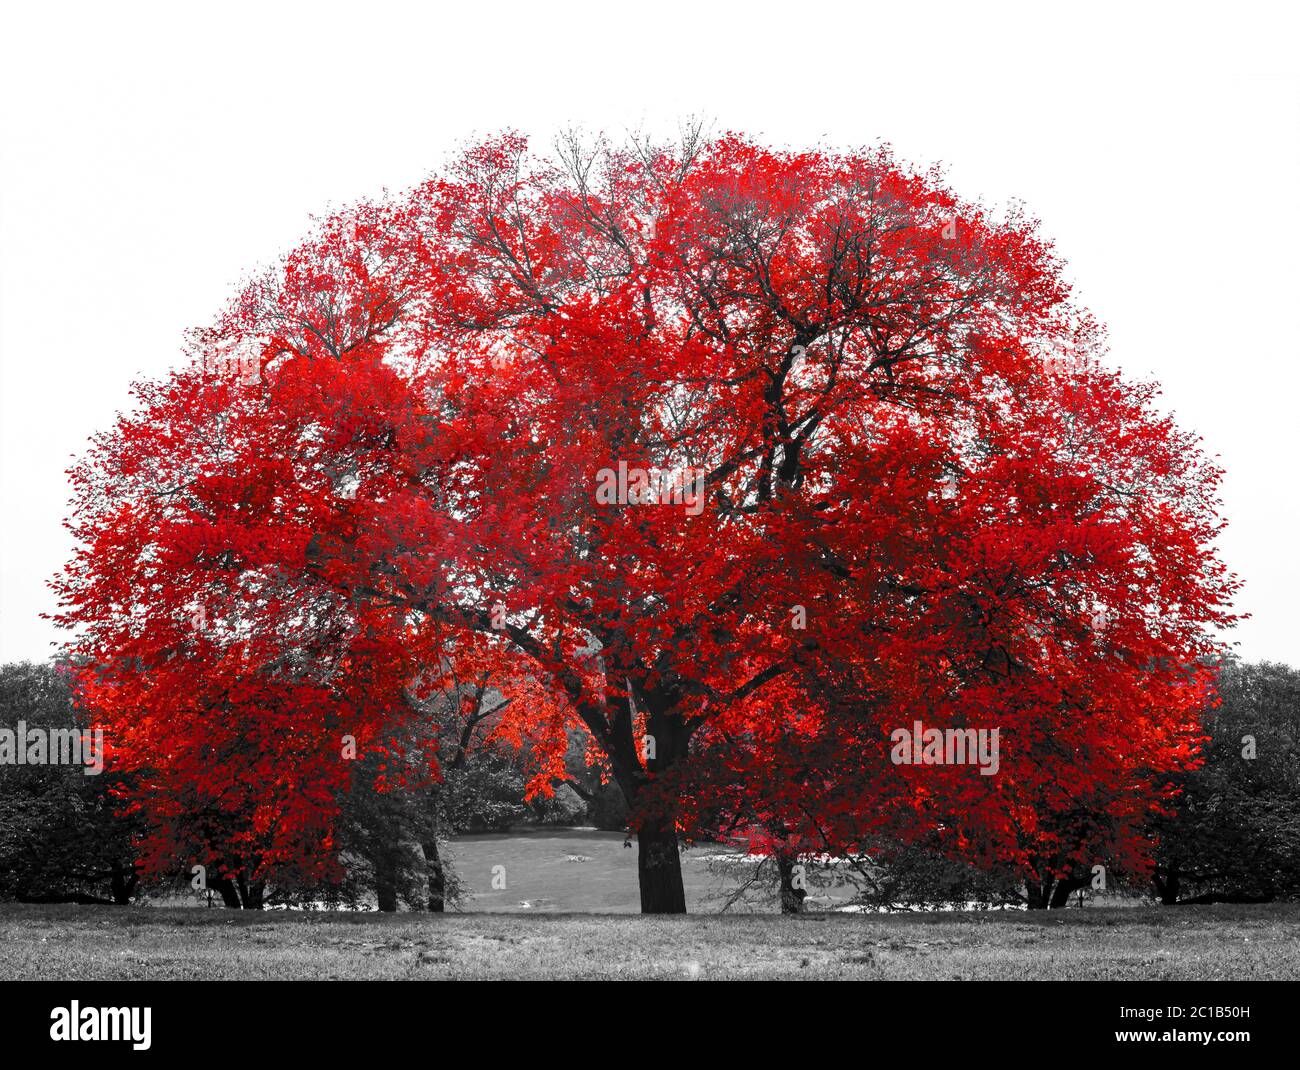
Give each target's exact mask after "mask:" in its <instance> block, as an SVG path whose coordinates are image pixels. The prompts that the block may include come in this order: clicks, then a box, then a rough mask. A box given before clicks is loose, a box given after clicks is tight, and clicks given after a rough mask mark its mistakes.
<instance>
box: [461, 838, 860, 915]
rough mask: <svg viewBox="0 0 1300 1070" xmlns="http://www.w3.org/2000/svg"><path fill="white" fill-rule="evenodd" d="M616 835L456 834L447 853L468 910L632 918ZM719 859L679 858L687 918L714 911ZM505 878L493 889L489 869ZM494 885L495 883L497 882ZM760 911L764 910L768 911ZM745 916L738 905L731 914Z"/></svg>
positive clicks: (627, 869)
mask: <svg viewBox="0 0 1300 1070" xmlns="http://www.w3.org/2000/svg"><path fill="white" fill-rule="evenodd" d="M624 842H625V837H624V836H623V835H622V834H621V833H617V832H597V831H595V830H592V829H552V828H547V829H536V830H530V831H527V832H512V833H510V834H505V833H502V834H492V835H481V836H457V837H456V838H455V840H454V841H453V842H452V844H451V846H450V849H449V852H448V854H449V857H450V859H451V862H452V865H453V866H454V867H455V869H456V873H457V874H458V875H459V876H460V879H461V880H462V882H464V884H465V887H466V892H467V895H466V900H465V904H464V908H465V910H467V911H475V912H477V911H485V912H490V913H497V912H509V913H516V912H540V913H577V914H636V913H639V911H640V909H641V908H640V899H639V893H638V891H637V878H636V847H635V843H633V846H632V847H631V848H627V847H624V846H623V844H624ZM719 857H726V855H725V854H723V853H721V852H720V850H719V848H718V847H716V846H713V845H709V846H701V847H695V848H692V849H688V850H685V851H683V852H682V882H683V883H684V884H685V886H686V906H687V909H688V910H690V911H692V912H700V913H711V912H716V911H717V910H719V909H720V908H721V905H722V902H723V898H724V896H725V893H726V892H727V891H729V890H731V889H733V888H735V886H736V883H735V879H734V878H733V879H730V880H729V879H728V877H727V875H726V874H725V873H719V872H718V871H717V867H716V865H715V867H714V868H713V869H712V870H711V869H710V866H709V860H710V859H714V860H716V859H718V858H719ZM496 867H501V868H500V870H499V871H498V872H499V873H500V875H501V876H502V877H504V879H505V887H504V888H500V887H497V888H494V887H493V871H494V869H495V868H496ZM498 883H500V882H499V881H498ZM851 896H852V889H850V888H847V887H841V888H839V889H832V890H831V892H830V894H829V895H828V896H827V898H828V899H831V900H841V901H846V900H848V899H849V898H851ZM774 904H775V900H773V904H772V905H765V906H764V909H765V910H772V909H775V906H774ZM733 909H736V910H738V911H744V910H745V909H746V908H745V906H744V905H743V904H740V905H738V906H737V907H735V908H733Z"/></svg>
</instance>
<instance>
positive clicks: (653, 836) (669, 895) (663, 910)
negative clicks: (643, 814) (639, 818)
mask: <svg viewBox="0 0 1300 1070" xmlns="http://www.w3.org/2000/svg"><path fill="white" fill-rule="evenodd" d="M636 842H637V855H636V872H637V878H638V880H639V882H640V885H641V913H642V914H685V913H686V888H685V886H684V885H683V884H682V856H681V853H680V851H679V850H678V847H677V828H676V822H674V821H673V819H672V818H671V817H658V818H654V819H652V820H646V821H643V822H642V823H641V826H640V827H639V828H638V829H637V833H636Z"/></svg>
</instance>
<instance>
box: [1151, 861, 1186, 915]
mask: <svg viewBox="0 0 1300 1070" xmlns="http://www.w3.org/2000/svg"><path fill="white" fill-rule="evenodd" d="M1151 880H1152V882H1153V883H1154V884H1155V886H1156V892H1157V894H1158V895H1159V896H1160V902H1161V904H1162V905H1163V906H1167V907H1172V906H1177V905H1178V893H1179V892H1181V891H1182V879H1181V874H1180V873H1179V868H1178V863H1177V862H1172V863H1170V865H1169V869H1168V870H1167V876H1166V877H1165V878H1164V879H1163V880H1161V879H1160V873H1159V871H1157V872H1155V873H1153V874H1152V875H1151Z"/></svg>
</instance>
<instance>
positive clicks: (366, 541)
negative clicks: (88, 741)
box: [59, 136, 1234, 910]
mask: <svg viewBox="0 0 1300 1070" xmlns="http://www.w3.org/2000/svg"><path fill="white" fill-rule="evenodd" d="M192 350H193V351H192V357H193V361H192V363H191V366H189V367H186V368H183V369H180V370H178V371H177V372H176V373H175V374H174V375H173V376H172V377H171V378H170V379H168V380H167V381H166V382H163V383H157V384H149V385H146V386H144V387H142V388H141V389H140V402H141V404H140V406H139V408H138V409H137V411H136V412H135V413H133V414H131V415H129V416H125V417H123V418H122V419H121V420H120V421H119V424H118V426H117V427H116V428H115V429H114V430H113V431H112V432H111V433H109V434H108V435H105V436H103V437H102V438H100V439H99V440H97V442H96V445H95V448H94V449H93V451H92V452H91V453H90V455H89V456H88V457H87V458H86V460H85V461H83V462H82V463H81V464H80V465H79V466H78V467H77V468H76V469H74V471H73V479H74V484H75V489H76V501H75V507H74V514H73V519H72V525H73V527H74V530H75V531H76V533H77V534H78V536H79V537H80V539H81V541H82V544H83V549H82V551H81V552H80V553H79V554H78V556H77V558H76V559H75V560H74V561H73V562H72V564H71V565H70V567H69V568H68V570H67V572H66V573H65V574H64V576H63V577H62V578H61V579H60V581H59V587H60V590H61V593H62V595H63V598H64V612H63V615H62V619H63V620H64V622H65V623H67V624H68V625H70V626H79V628H80V632H79V637H78V639H77V640H76V642H75V644H74V646H75V653H76V654H78V655H79V656H80V657H81V658H82V659H84V661H85V663H86V664H88V665H92V666H95V667H96V668H95V670H94V671H93V672H87V673H86V674H85V678H84V685H85V688H86V690H87V692H88V698H89V700H90V701H91V702H92V703H93V704H94V707H95V708H96V709H98V710H99V711H100V714H101V717H102V718H103V720H104V723H105V725H106V727H107V728H108V730H109V736H110V738H111V739H112V740H113V743H114V747H115V752H114V756H115V759H116V760H117V761H118V762H120V763H123V765H124V767H128V768H133V769H136V770H139V771H142V772H147V775H148V777H149V785H150V791H149V792H148V793H146V794H145V795H143V796H142V797H141V802H142V804H143V805H144V807H145V808H146V809H149V810H151V811H152V812H153V813H154V814H155V816H156V817H158V818H159V820H160V822H161V825H162V827H163V828H164V829H168V828H170V831H169V832H162V833H160V834H159V835H158V836H157V837H156V840H155V843H154V847H155V855H156V857H157V858H158V859H159V860H161V859H162V858H163V857H164V856H165V855H166V854H167V853H168V852H174V851H175V850H176V849H177V848H178V845H180V844H184V845H183V847H182V849H183V850H186V851H191V852H192V851H194V850H195V846H194V845H193V844H191V843H186V842H184V841H185V837H184V836H181V835H179V834H178V831H177V830H178V829H180V828H181V827H182V826H184V825H185V822H184V821H182V816H183V815H187V814H188V815H192V814H194V813H199V812H203V813H206V812H208V810H210V809H212V808H215V809H216V810H217V811H219V812H220V813H221V815H222V821H216V822H213V823H211V825H210V827H205V835H206V836H207V837H208V839H207V841H205V842H207V843H208V846H209V849H210V850H212V851H214V852H216V853H218V854H220V853H222V852H225V854H226V855H227V856H229V854H231V853H232V851H233V853H234V854H237V855H238V856H239V857H240V858H242V859H245V860H249V859H255V860H256V863H255V864H256V865H259V866H262V867H274V866H291V865H298V864H300V863H301V862H302V861H303V860H304V859H305V858H307V857H308V856H309V855H312V854H313V852H314V854H315V856H316V857H319V855H320V853H321V852H320V850H319V845H320V844H321V843H324V844H326V845H327V851H326V852H325V853H328V843H329V830H330V827H331V826H330V822H331V820H332V816H331V815H332V810H331V805H330V802H329V800H330V799H331V798H332V797H333V793H334V792H336V791H337V789H338V787H339V785H340V784H341V783H343V782H345V781H346V777H347V771H346V767H345V765H344V763H340V762H339V761H338V760H337V754H338V736H339V733H340V732H348V733H350V734H352V735H355V737H356V738H357V740H358V741H359V743H360V744H361V745H362V746H364V745H366V743H367V741H369V740H373V739H377V738H378V737H379V736H380V735H382V734H383V732H384V729H385V727H386V726H389V725H391V724H392V723H393V721H394V719H395V718H401V717H406V716H410V711H411V709H412V708H413V707H412V703H411V701H410V696H411V695H412V694H413V693H414V692H413V690H412V689H415V690H416V691H418V689H419V688H420V687H429V686H435V685H436V678H437V677H438V676H439V674H440V673H441V671H442V670H443V669H444V668H445V667H446V665H447V664H448V661H447V659H455V658H457V657H462V656H470V655H469V653H468V652H469V651H470V650H471V648H472V649H473V650H474V652H475V653H474V654H473V656H474V657H489V658H491V659H494V661H493V664H494V665H495V666H496V667H497V669H498V671H501V672H505V673H506V674H507V675H510V676H513V677H514V678H515V679H516V680H517V681H519V682H520V684H519V686H521V687H527V688H530V689H531V691H532V694H533V697H534V700H533V701H529V702H520V703H514V704H512V706H511V711H510V714H509V716H510V718H512V724H513V726H514V727H513V729H512V730H513V731H518V732H526V733H528V734H529V735H530V737H531V738H533V739H536V740H538V741H542V744H541V746H540V754H541V755H542V756H543V758H542V768H541V769H539V777H540V778H539V780H538V783H537V787H538V788H539V789H542V790H544V782H545V780H546V778H547V777H548V776H553V775H558V774H559V773H560V771H561V767H560V762H561V759H562V754H563V747H564V727H565V721H566V719H568V720H570V721H574V720H576V721H578V722H581V724H583V725H584V726H585V727H586V729H587V731H588V732H589V733H590V736H591V739H592V742H593V750H594V752H595V753H596V754H597V755H598V756H599V758H600V760H602V761H604V762H606V763H607V765H608V768H609V770H610V772H611V773H612V775H613V776H614V777H615V778H616V779H617V780H618V782H619V784H620V785H621V786H622V788H623V790H624V792H625V793H626V794H627V796H628V799H629V801H630V802H631V803H632V805H633V806H634V808H635V810H636V813H637V820H638V824H639V830H640V837H641V856H642V857H641V862H642V865H641V879H642V902H643V907H644V908H645V909H651V910H661V909H667V910H675V909H683V908H684V901H683V900H682V896H681V881H680V872H679V869H678V865H677V853H676V852H677V848H676V830H677V829H678V828H681V829H684V830H687V831H689V829H690V826H691V822H692V821H693V820H694V818H695V816H696V815H698V814H699V813H701V812H702V810H703V809H707V808H708V807H710V806H714V805H716V804H718V803H719V802H720V801H723V800H725V801H726V803H727V805H729V806H731V807H732V808H733V809H734V810H735V811H736V812H737V813H746V814H748V815H750V816H751V817H752V818H753V820H754V822H755V824H756V825H758V826H762V827H768V826H770V825H772V824H773V823H776V824H779V825H781V826H782V827H783V828H785V829H786V830H788V831H789V832H790V834H791V835H793V836H795V837H796V838H797V839H798V841H799V843H800V844H801V845H802V846H803V848H804V849H808V848H810V847H811V846H812V845H813V844H814V843H821V844H828V843H832V842H833V843H835V844H837V845H839V846H843V845H846V844H852V843H860V842H861V839H862V837H863V836H864V835H867V834H869V832H870V831H871V830H873V829H878V828H883V827H889V828H891V829H893V830H895V831H896V832H900V833H901V834H904V835H906V834H908V830H917V829H929V830H933V829H935V828H941V829H943V830H944V831H945V835H946V836H947V837H948V840H949V842H950V843H951V846H952V848H953V849H954V850H957V851H963V852H966V853H968V854H971V855H973V856H978V857H981V858H989V859H997V860H1000V861H1004V862H1010V863H1013V864H1016V865H1020V866H1022V867H1026V871H1034V870H1035V869H1042V868H1043V867H1044V866H1046V867H1048V868H1057V869H1059V868H1061V867H1063V866H1067V865H1069V864H1070V863H1071V861H1072V860H1076V859H1077V858H1080V857H1082V856H1087V857H1097V852H1098V851H1102V852H1104V853H1105V856H1106V857H1107V858H1114V859H1121V860H1124V861H1129V862H1135V861H1137V860H1138V859H1137V855H1136V853H1135V845H1136V844H1137V843H1138V838H1137V836H1136V833H1135V829H1136V828H1137V827H1138V825H1139V824H1140V822H1141V820H1142V818H1143V817H1144V815H1146V814H1147V813H1148V812H1149V811H1150V809H1151V808H1152V807H1153V806H1155V805H1157V804H1158V798H1159V795H1160V791H1161V784H1162V777H1163V775H1164V774H1165V773H1167V772H1168V771H1169V770H1170V769H1174V768H1178V767H1181V766H1182V765H1184V764H1185V763H1186V762H1187V761H1188V759H1189V757H1190V755H1191V754H1192V752H1193V749H1194V739H1195V736H1196V732H1197V719H1196V710H1197V709H1198V707H1199V706H1200V704H1201V703H1202V702H1203V701H1204V698H1205V689H1206V687H1207V683H1206V680H1205V679H1204V678H1203V673H1202V671H1201V670H1200V668H1199V666H1200V665H1201V664H1202V663H1203V661H1204V660H1205V659H1207V658H1209V657H1211V656H1212V655H1213V654H1214V652H1215V648H1214V645H1213V643H1212V641H1211V640H1210V638H1209V637H1208V636H1209V631H1208V629H1209V627H1210V626H1222V625H1224V624H1227V623H1230V621H1231V619H1232V618H1231V615H1230V611H1229V609H1228V608H1227V606H1228V602H1229V598H1230V596H1231V593H1232V590H1233V588H1234V581H1233V580H1232V579H1231V578H1230V577H1229V576H1227V575H1226V574H1225V572H1224V570H1223V568H1222V566H1221V565H1220V564H1219V562H1218V560H1217V558H1216V557H1215V555H1214V552H1213V550H1212V547H1211V542H1212V539H1213V537H1214V535H1215V533H1216V531H1217V530H1218V527H1219V521H1218V519H1217V516H1216V508H1217V504H1218V503H1217V500H1216V498H1215V493H1216V483H1217V480H1218V476H1219V473H1218V471H1217V469H1216V468H1215V466H1214V465H1212V464H1210V463H1208V462H1207V461H1206V460H1205V459H1204V457H1203V456H1202V455H1201V453H1200V452H1199V450H1198V449H1197V446H1196V443H1195V441H1194V440H1192V439H1190V438H1189V437H1188V436H1186V435H1185V434H1182V433H1180V432H1179V431H1178V430H1177V429H1176V428H1175V427H1174V425H1173V424H1172V423H1171V422H1170V421H1168V420H1167V419H1164V418H1162V417H1161V416H1159V415H1158V414H1157V413H1156V412H1155V411H1154V409H1153V405H1152V397H1153V390H1152V389H1151V388H1149V387H1146V386H1138V385H1133V384H1129V383H1126V382H1125V381H1123V380H1122V379H1121V378H1120V377H1119V376H1117V375H1116V374H1113V373H1111V372H1108V371H1105V370H1103V368H1102V366H1101V363H1100V361H1101V357H1102V355H1103V341H1102V338H1101V332H1100V331H1099V329H1098V328H1097V326H1096V325H1095V324H1094V323H1093V322H1092V321H1091V319H1090V318H1089V317H1088V316H1087V314H1086V313H1085V312H1083V311H1082V310H1080V309H1079V308H1077V307H1076V306H1075V305H1074V304H1073V303H1072V302H1071V300H1070V298H1069V294H1068V291H1067V287H1066V286H1065V285H1064V284H1063V283H1062V281H1061V265H1060V263H1059V262H1058V261H1057V260H1056V259H1055V257H1054V256H1053V254H1052V251H1051V248H1050V246H1049V245H1048V243H1046V242H1045V241H1044V240H1043V239H1042V238H1041V237H1039V236H1038V233H1037V230H1036V228H1035V226H1034V225H1033V224H1032V223H1031V222H1029V221H1027V220H1025V219H1023V218H1021V217H1020V216H1018V215H1016V214H1014V213H1011V214H1003V215H1000V216H998V215H994V214H992V213H990V212H988V211H986V210H985V209H983V208H982V207H980V206H978V205H973V204H969V203H966V202H963V201H961V200H959V199H958V198H957V197H956V196H955V195H954V194H953V193H952V192H951V191H949V190H948V189H947V188H946V187H945V185H944V183H943V181H942V179H941V177H940V176H939V175H938V174H936V173H933V172H925V173H918V172H916V171H914V170H912V169H909V168H908V167H906V166H904V165H903V164H901V163H899V162H898V161H897V160H895V159H894V158H893V157H892V155H891V154H890V153H889V152H888V151H887V150H885V149H877V150H871V151H865V152H859V153H849V154H832V153H829V152H824V151H816V152H806V153H793V152H779V151H774V150H771V149H768V148H764V147H761V146H759V145H757V144H754V143H753V142H751V141H749V140H746V139H744V138H741V137H734V136H727V137H722V138H718V139H715V140H705V139H703V138H700V137H698V136H692V137H688V138H687V139H686V140H685V141H684V143H682V144H681V145H678V146H674V147H671V148H658V147H654V146H650V145H646V144H637V145H633V146H630V147H627V148H619V147H614V146H611V145H608V144H606V143H604V142H598V143H596V144H595V145H592V146H586V147H584V146H583V145H581V144H580V143H578V142H577V141H568V142H564V143H563V144H562V145H561V146H560V151H559V153H558V156H557V158H556V159H554V160H552V161H545V160H543V161H537V160H534V159H533V158H531V157H530V156H529V155H528V153H527V151H526V146H525V144H524V142H523V141H522V139H520V138H517V137H502V138H499V139H496V140H493V141H490V142H487V143H485V144H482V145H480V146H477V147H474V148H472V149H471V150H469V151H468V152H466V153H465V154H464V156H463V157H462V158H461V159H460V160H459V161H458V162H457V163H456V164H455V165H454V166H453V167H451V168H450V169H448V170H447V171H446V172H445V173H444V174H442V175H441V176H439V177H437V178H434V179H431V180H430V181H429V182H427V183H425V184H424V185H422V186H420V187H418V188H416V189H414V190H412V191H410V192H409V193H407V194H405V195H402V196H400V197H395V198H392V199H390V200H387V201H384V202H382V203H378V204H369V205H362V206H359V207H357V208H354V209H352V210H349V211H347V212H343V213H340V214H339V215H338V216H336V217H334V218H331V219H329V220H327V221H325V222H324V223H322V224H321V226H320V227H319V228H318V231H317V233H316V234H314V235H313V237H312V238H311V239H310V240H309V241H308V242H306V243H305V244H304V245H303V246H301V247H300V248H299V249H297V250H295V251H294V252H293V253H292V254H291V255H290V256H289V257H287V258H286V259H285V261H284V263H283V264H282V265H281V266H280V267H279V268H277V269H276V270H274V271H270V272H268V273H266V274H265V275H264V276H263V277H261V278H259V279H258V280H257V281H256V282H255V283H254V284H252V285H250V286H249V287H248V288H247V289H246V290H245V291H244V292H243V293H242V294H241V296H240V298H239V299H238V300H237V301H236V302H235V303H234V304H233V305H232V307H231V308H230V310H229V311H228V312H227V313H226V314H225V315H224V316H223V317H222V318H221V319H220V321H219V322H218V323H217V324H216V325H215V326H214V327H213V328H211V329H209V330H206V331H202V332H198V333H196V335H195V336H194V338H193V343H192ZM196 622H197V626H196ZM471 637H477V639H476V640H475V641H474V642H471ZM543 695H549V696H551V697H552V698H553V701H549V702H548V701H545V700H543V699H542V697H541V696H543ZM918 720H919V721H921V722H923V723H924V725H925V726H926V727H938V728H941V729H942V728H947V727H973V728H985V729H992V728H995V727H996V728H998V729H999V730H1000V746H1001V757H1000V767H999V771H998V773H997V774H996V775H987V776H986V775H980V773H979V771H978V770H977V769H975V768H972V767H971V766H969V765H967V766H951V765H913V766H905V765H897V764H895V763H894V762H893V761H891V759H890V751H891V738H890V737H891V732H893V731H894V730H895V729H898V728H910V727H911V726H912V725H913V724H914V722H916V721H918ZM1071 815H1073V816H1071ZM1080 815H1084V817H1081V816H1080ZM232 823H233V824H232ZM191 825H192V822H191ZM219 828H220V829H226V830H229V829H231V828H234V829H236V830H237V832H235V833H231V832H229V831H225V832H219V831H217V830H218V829H219ZM1081 830H1083V831H1081Z"/></svg>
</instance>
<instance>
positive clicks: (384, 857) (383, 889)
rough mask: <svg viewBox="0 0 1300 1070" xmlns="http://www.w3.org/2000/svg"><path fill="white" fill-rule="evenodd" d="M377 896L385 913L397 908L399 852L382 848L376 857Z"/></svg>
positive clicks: (394, 910) (392, 911) (390, 912)
mask: <svg viewBox="0 0 1300 1070" xmlns="http://www.w3.org/2000/svg"><path fill="white" fill-rule="evenodd" d="M375 897H376V898H377V899H378V900H379V909H380V910H381V911H382V912H383V913H385V914H392V913H394V912H396V910H397V852H396V851H394V850H392V849H390V848H381V849H380V851H379V857H378V858H376V859H375Z"/></svg>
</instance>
